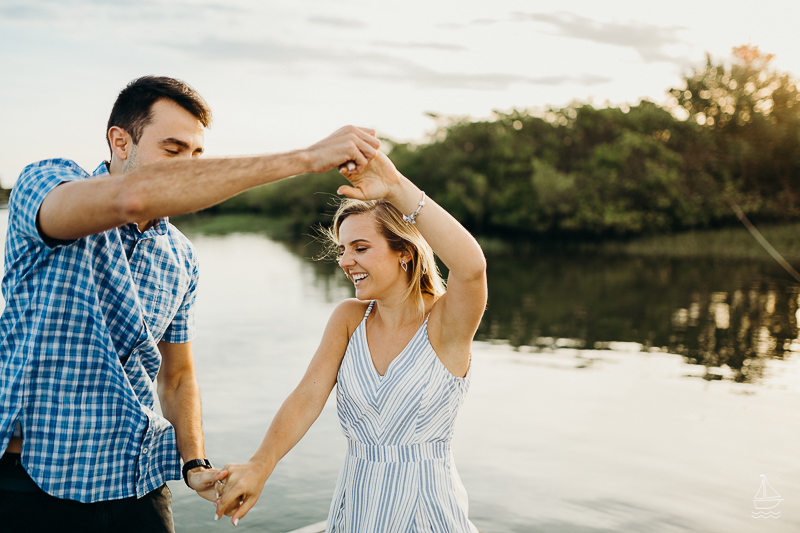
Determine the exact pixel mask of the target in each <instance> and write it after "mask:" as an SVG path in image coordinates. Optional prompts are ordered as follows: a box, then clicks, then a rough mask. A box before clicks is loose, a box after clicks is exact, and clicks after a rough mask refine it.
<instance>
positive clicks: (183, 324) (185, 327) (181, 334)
mask: <svg viewBox="0 0 800 533" xmlns="http://www.w3.org/2000/svg"><path fill="white" fill-rule="evenodd" d="M192 265H193V268H192V279H191V281H190V282H189V288H188V289H187V291H186V294H185V295H184V297H183V303H182V304H181V307H180V309H178V313H177V314H176V315H175V317H174V318H173V319H172V322H170V324H169V326H168V327H167V330H166V331H165V332H164V336H163V337H162V338H161V340H163V341H165V342H170V343H173V344H180V343H184V342H189V341H191V340H192V339H194V337H195V302H196V300H197V285H198V282H199V280H200V269H199V266H200V265H199V263H198V261H197V256H196V255H195V254H192Z"/></svg>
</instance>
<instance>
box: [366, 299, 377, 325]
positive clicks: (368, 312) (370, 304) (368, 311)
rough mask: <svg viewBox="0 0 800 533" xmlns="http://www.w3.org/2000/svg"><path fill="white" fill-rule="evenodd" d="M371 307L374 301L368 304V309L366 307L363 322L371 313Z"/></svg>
mask: <svg viewBox="0 0 800 533" xmlns="http://www.w3.org/2000/svg"><path fill="white" fill-rule="evenodd" d="M373 305H375V300H372V301H371V302H370V303H369V307H367V312H366V313H364V320H366V319H367V317H368V316H369V314H370V313H371V312H372V306H373Z"/></svg>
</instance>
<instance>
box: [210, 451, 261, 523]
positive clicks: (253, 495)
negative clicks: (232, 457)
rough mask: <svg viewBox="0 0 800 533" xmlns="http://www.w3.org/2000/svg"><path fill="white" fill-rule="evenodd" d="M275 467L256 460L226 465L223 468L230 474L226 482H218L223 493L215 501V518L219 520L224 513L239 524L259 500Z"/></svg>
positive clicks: (232, 521)
mask: <svg viewBox="0 0 800 533" xmlns="http://www.w3.org/2000/svg"><path fill="white" fill-rule="evenodd" d="M274 468H275V467H274V465H273V466H272V467H270V466H268V465H265V464H263V463H255V462H249V463H244V464H229V465H225V468H223V470H225V471H227V472H228V476H227V478H226V479H225V480H224V484H222V483H220V484H218V485H222V493H221V494H220V498H218V499H217V501H215V502H214V505H215V506H216V507H217V511H216V513H215V514H214V520H219V518H220V517H221V516H222V515H223V514H224V515H225V516H230V517H232V518H231V523H232V524H233V525H234V526H235V525H238V524H239V520H240V519H242V518H243V517H244V515H246V514H247V513H248V511H250V509H252V508H253V506H254V505H255V504H256V502H257V501H258V497H259V496H260V495H261V491H262V490H264V484H265V483H266V482H267V479H268V478H269V476H270V474H272V470H273V469H274Z"/></svg>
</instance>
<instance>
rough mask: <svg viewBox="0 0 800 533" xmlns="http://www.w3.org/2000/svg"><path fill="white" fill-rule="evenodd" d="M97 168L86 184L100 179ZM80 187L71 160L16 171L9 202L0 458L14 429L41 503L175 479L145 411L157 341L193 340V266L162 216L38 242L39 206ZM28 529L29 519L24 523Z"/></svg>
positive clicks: (115, 493) (171, 459) (173, 462)
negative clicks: (67, 187) (144, 223)
mask: <svg viewBox="0 0 800 533" xmlns="http://www.w3.org/2000/svg"><path fill="white" fill-rule="evenodd" d="M106 173H107V170H106V165H105V163H104V164H101V165H100V166H99V167H98V168H97V170H95V171H94V173H93V176H100V175H102V174H106ZM87 178H90V176H89V174H87V173H86V172H85V171H84V170H83V169H81V168H80V167H79V166H78V165H77V164H75V163H74V162H72V161H67V160H63V159H55V160H48V161H40V162H39V163H34V164H33V165H30V166H28V167H26V168H25V170H23V171H22V174H21V175H20V178H19V180H18V181H17V183H16V185H15V186H14V190H13V192H12V194H11V198H10V201H9V225H8V234H7V238H6V250H5V276H4V277H3V284H2V290H3V297H4V298H5V300H6V308H5V309H4V311H3V314H2V315H1V316H0V452H4V451H5V449H6V447H7V446H8V441H9V438H10V437H11V434H12V431H13V429H14V425H15V422H16V421H19V422H20V423H21V426H22V434H23V449H22V464H23V466H24V467H25V470H26V471H27V472H28V474H29V475H30V476H31V477H32V478H33V479H34V481H36V483H37V484H38V485H39V486H40V487H41V488H42V489H43V490H44V491H45V492H47V493H48V494H51V495H52V496H56V497H59V498H67V499H71V500H78V501H80V502H95V501H101V500H112V499H118V498H125V497H129V496H134V495H135V496H137V497H142V496H144V495H145V494H147V493H148V492H149V491H151V490H153V489H155V488H157V487H160V486H161V485H163V484H164V483H165V482H166V481H167V480H170V479H180V477H181V473H180V457H179V455H178V450H177V447H176V444H175V430H174V428H173V427H172V425H171V424H170V423H169V422H168V421H167V420H166V419H164V418H163V417H161V416H159V415H158V414H156V413H155V412H154V411H153V407H154V383H153V382H154V380H155V378H156V375H157V374H158V369H159V367H160V366H161V354H160V352H159V351H158V347H157V343H158V342H159V341H161V340H164V341H166V342H171V343H183V342H188V341H190V340H191V339H192V337H193V336H194V302H195V293H196V291H195V289H196V287H197V278H198V271H197V268H198V267H197V259H196V256H195V252H194V249H193V247H192V245H191V243H190V242H189V240H188V239H187V238H186V237H184V236H183V235H182V234H181V233H180V232H179V231H178V230H177V229H176V228H175V227H174V226H172V225H171V224H169V222H168V221H167V220H165V219H161V220H159V221H158V222H157V223H156V224H154V225H153V227H151V228H149V229H148V230H147V231H145V232H144V234H142V233H140V232H139V230H138V228H137V227H136V225H134V224H129V225H126V226H122V227H119V228H115V229H112V230H109V231H105V232H103V233H99V234H96V235H90V236H88V237H84V238H82V239H77V240H75V241H71V242H62V241H58V242H45V241H44V240H43V239H42V236H41V235H40V233H39V231H38V230H37V226H36V217H37V213H38V211H39V207H40V206H41V204H42V201H43V200H44V198H45V196H47V194H48V193H49V192H50V191H52V190H53V189H54V188H55V187H56V186H57V185H59V184H61V183H64V182H68V181H77V180H82V179H87ZM31 519H32V520H35V517H31Z"/></svg>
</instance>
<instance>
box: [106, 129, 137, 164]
mask: <svg viewBox="0 0 800 533" xmlns="http://www.w3.org/2000/svg"><path fill="white" fill-rule="evenodd" d="M108 142H109V144H111V153H113V154H114V155H115V156H117V158H118V159H121V160H123V161H124V160H126V159H128V156H130V155H131V147H132V146H133V139H131V136H130V135H128V132H126V131H125V130H123V129H122V128H120V127H119V126H112V127H111V129H110V130H108Z"/></svg>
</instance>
